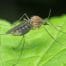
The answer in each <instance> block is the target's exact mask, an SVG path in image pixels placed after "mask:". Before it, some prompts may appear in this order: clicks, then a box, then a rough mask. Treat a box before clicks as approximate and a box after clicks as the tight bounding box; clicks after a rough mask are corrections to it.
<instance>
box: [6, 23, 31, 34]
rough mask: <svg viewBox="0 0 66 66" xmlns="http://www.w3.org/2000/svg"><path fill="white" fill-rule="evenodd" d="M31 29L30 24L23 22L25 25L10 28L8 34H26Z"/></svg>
mask: <svg viewBox="0 0 66 66" xmlns="http://www.w3.org/2000/svg"><path fill="white" fill-rule="evenodd" d="M30 30H31V25H30V24H27V23H25V24H23V25H18V26H16V27H14V28H13V29H11V30H9V31H8V32H7V34H13V35H24V34H26V33H27V32H29V31H30Z"/></svg>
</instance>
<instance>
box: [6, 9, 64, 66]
mask: <svg viewBox="0 0 66 66" xmlns="http://www.w3.org/2000/svg"><path fill="white" fill-rule="evenodd" d="M50 13H51V9H50V11H49V15H48V17H47V19H45V20H43V19H42V18H41V17H39V16H37V15H35V16H32V17H31V18H29V17H28V15H27V14H26V13H24V14H23V15H22V16H21V18H20V19H19V20H18V21H20V20H21V19H23V21H24V23H20V24H19V25H17V26H15V27H14V28H12V29H10V30H9V31H7V32H6V33H7V34H13V35H18V36H24V35H25V34H26V33H28V32H29V31H30V30H31V29H32V28H40V27H41V25H49V24H51V25H53V24H52V23H49V22H48V19H49V17H50ZM24 17H26V18H24ZM53 27H54V28H55V29H56V30H58V29H57V28H56V26H54V25H53ZM45 30H46V32H47V33H48V34H49V35H50V37H51V38H52V39H53V40H54V41H56V42H57V43H59V42H58V41H57V40H56V39H55V38H54V37H53V36H52V35H51V34H50V33H49V32H48V30H47V29H46V28H45ZM59 31H60V30H59ZM60 32H62V31H60ZM62 33H65V32H62ZM20 44H21V42H20V43H19V45H20ZM24 44H25V41H24V42H23V46H22V51H21V53H20V55H19V58H18V60H17V62H18V61H19V59H20V57H21V55H22V52H23V48H24ZM17 62H16V63H14V64H13V65H12V66H16V65H17Z"/></svg>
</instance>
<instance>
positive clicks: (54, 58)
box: [0, 15, 66, 66]
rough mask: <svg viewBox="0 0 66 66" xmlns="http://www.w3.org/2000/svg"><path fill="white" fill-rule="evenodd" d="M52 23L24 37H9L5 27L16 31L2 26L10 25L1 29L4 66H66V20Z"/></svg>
mask: <svg viewBox="0 0 66 66" xmlns="http://www.w3.org/2000/svg"><path fill="white" fill-rule="evenodd" d="M48 22H49V25H42V26H41V27H40V28H39V29H32V30H30V31H29V32H28V33H27V34H25V36H24V37H23V36H13V35H6V34H5V31H4V30H5V29H6V28H5V27H8V28H12V27H11V25H10V24H9V23H7V22H2V24H3V25H4V24H7V25H5V26H3V25H1V26H2V27H1V29H3V30H1V31H0V33H1V34H2V31H3V32H4V34H5V35H0V66H66V16H65V15H64V16H61V17H53V18H51V19H49V21H48ZM7 30H8V29H6V31H7Z"/></svg>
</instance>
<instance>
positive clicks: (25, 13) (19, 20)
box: [18, 13, 29, 21]
mask: <svg viewBox="0 0 66 66" xmlns="http://www.w3.org/2000/svg"><path fill="white" fill-rule="evenodd" d="M24 16H25V17H26V18H27V19H28V20H29V17H28V16H27V14H26V13H24V14H23V15H22V16H21V17H20V18H19V20H18V21H20V20H21V19H23V17H24Z"/></svg>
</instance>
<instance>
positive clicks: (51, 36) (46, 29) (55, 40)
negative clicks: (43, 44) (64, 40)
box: [44, 27, 61, 44]
mask: <svg viewBox="0 0 66 66" xmlns="http://www.w3.org/2000/svg"><path fill="white" fill-rule="evenodd" d="M44 29H45V30H46V32H47V33H48V34H49V35H50V37H51V38H52V39H53V40H54V41H55V42H56V43H59V44H61V43H60V42H59V41H57V40H56V39H55V38H54V37H53V36H52V35H51V34H50V32H49V31H48V30H47V29H46V28H45V27H44Z"/></svg>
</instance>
